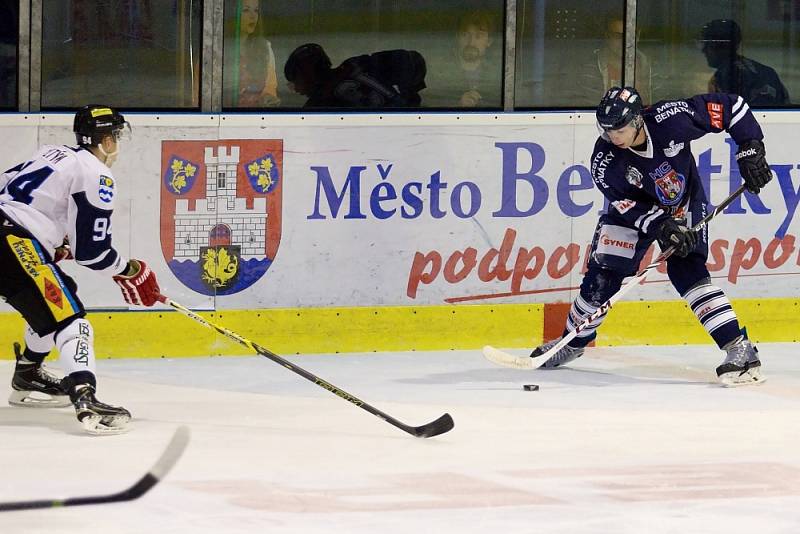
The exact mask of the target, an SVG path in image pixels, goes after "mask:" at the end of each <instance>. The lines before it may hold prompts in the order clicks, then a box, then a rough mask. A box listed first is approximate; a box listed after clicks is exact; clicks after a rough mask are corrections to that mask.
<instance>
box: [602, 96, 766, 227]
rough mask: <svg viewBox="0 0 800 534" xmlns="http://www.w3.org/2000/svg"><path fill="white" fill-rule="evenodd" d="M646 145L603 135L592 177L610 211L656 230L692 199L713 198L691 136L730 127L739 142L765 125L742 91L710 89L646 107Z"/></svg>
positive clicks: (625, 220)
mask: <svg viewBox="0 0 800 534" xmlns="http://www.w3.org/2000/svg"><path fill="white" fill-rule="evenodd" d="M642 115H643V117H644V128H645V131H646V133H647V144H646V148H645V149H644V150H643V151H641V152H639V151H636V150H633V149H623V148H618V147H616V146H615V145H614V144H613V143H611V142H610V141H608V140H607V139H605V138H604V137H600V138H599V139H598V140H597V143H595V146H594V153H593V154H592V159H591V169H592V178H593V179H594V183H595V184H596V185H597V187H598V188H599V189H600V191H602V193H603V195H604V196H605V197H606V198H608V200H609V202H610V206H609V211H608V214H609V216H611V217H612V218H613V219H615V220H616V221H618V222H619V223H621V224H624V225H625V226H629V227H631V228H636V229H638V230H639V231H641V232H643V233H645V234H648V235H650V236H654V235H655V232H656V231H657V229H658V227H659V226H660V225H661V222H662V221H663V220H664V219H666V218H667V217H670V216H681V215H682V214H683V212H684V210H685V209H686V207H687V206H688V204H689V202H690V200H692V199H693V200H694V201H698V200H701V201H702V202H704V203H705V202H707V196H706V192H705V191H704V190H703V186H702V184H701V183H700V176H699V174H698V172H697V165H696V163H695V160H694V155H693V154H692V152H691V142H692V141H693V140H695V139H699V138H700V137H703V136H704V135H705V134H707V133H719V132H722V131H727V132H728V133H729V134H730V136H731V137H732V138H733V140H734V141H735V142H736V143H737V144H739V145H740V144H742V143H743V142H744V141H748V140H751V139H763V137H764V136H763V134H762V132H761V127H760V126H759V125H758V123H757V122H756V119H755V117H753V114H752V113H751V112H750V108H749V106H748V105H747V103H745V102H744V100H743V99H742V98H741V97H739V96H737V95H730V94H721V93H715V94H707V95H698V96H695V97H692V98H689V99H687V100H668V101H661V102H658V103H657V104H655V105H653V106H650V107H648V108H646V109H645V110H644V111H643V112H642Z"/></svg>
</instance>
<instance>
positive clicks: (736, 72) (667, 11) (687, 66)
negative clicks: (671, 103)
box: [636, 0, 800, 108]
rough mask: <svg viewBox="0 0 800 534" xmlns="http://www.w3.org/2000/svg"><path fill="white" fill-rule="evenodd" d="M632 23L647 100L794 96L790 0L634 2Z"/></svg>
mask: <svg viewBox="0 0 800 534" xmlns="http://www.w3.org/2000/svg"><path fill="white" fill-rule="evenodd" d="M637 27H638V29H639V36H638V40H637V45H638V46H637V47H638V49H639V50H640V51H641V53H642V54H643V55H646V56H647V57H649V58H650V59H651V64H652V68H653V72H652V83H653V93H654V99H655V100H663V99H674V98H683V97H686V96H691V95H694V94H698V93H706V92H724V93H735V94H739V95H741V96H742V97H743V98H744V99H745V100H746V101H747V102H748V103H749V104H750V105H751V106H752V107H762V108H781V107H788V106H791V101H792V100H791V98H792V95H797V94H800V53H798V52H800V50H799V48H800V1H798V0H791V1H782V0H766V1H763V2H746V1H744V0H738V1H732V0H708V1H704V2H693V1H691V0H683V1H673V2H661V1H658V0H639V3H638V10H637ZM636 75H637V83H639V81H640V80H639V72H638V71H637V73H636Z"/></svg>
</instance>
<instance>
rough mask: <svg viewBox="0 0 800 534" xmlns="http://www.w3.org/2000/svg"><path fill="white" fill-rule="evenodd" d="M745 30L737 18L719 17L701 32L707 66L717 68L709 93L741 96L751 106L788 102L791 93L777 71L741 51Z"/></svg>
mask: <svg viewBox="0 0 800 534" xmlns="http://www.w3.org/2000/svg"><path fill="white" fill-rule="evenodd" d="M741 42H742V30H741V28H740V27H739V25H738V24H737V23H736V21H734V20H726V19H717V20H712V21H711V22H708V23H707V24H706V25H705V26H703V28H702V30H701V31H700V46H701V50H702V51H703V54H704V55H705V56H706V61H707V62H708V66H709V67H711V68H713V69H717V70H716V72H714V74H713V75H712V76H711V79H710V80H709V82H708V91H709V92H710V93H732V94H737V95H741V96H742V98H744V100H745V101H746V102H747V103H748V104H750V105H751V106H775V105H782V104H788V103H789V92H788V91H787V90H786V87H784V85H783V83H782V82H781V79H780V78H779V77H778V73H776V72H775V70H774V69H773V68H772V67H768V66H766V65H763V64H761V63H759V62H758V61H754V60H752V59H749V58H746V57H744V56H742V55H740V54H739V45H740V44H741Z"/></svg>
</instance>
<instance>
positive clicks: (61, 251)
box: [53, 241, 74, 263]
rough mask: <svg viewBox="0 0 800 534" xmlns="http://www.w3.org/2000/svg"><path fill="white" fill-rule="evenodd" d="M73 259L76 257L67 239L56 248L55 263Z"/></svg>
mask: <svg viewBox="0 0 800 534" xmlns="http://www.w3.org/2000/svg"><path fill="white" fill-rule="evenodd" d="M71 259H74V257H73V256H72V249H71V248H70V247H69V243H67V242H66V241H65V242H64V244H63V245H61V246H60V247H58V248H56V251H55V253H53V263H58V262H60V261H63V260H71Z"/></svg>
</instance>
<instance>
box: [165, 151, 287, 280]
mask: <svg viewBox="0 0 800 534" xmlns="http://www.w3.org/2000/svg"><path fill="white" fill-rule="evenodd" d="M282 190H283V141H282V140H275V139H233V140H231V139H226V140H221V141H214V140H208V141H163V142H162V144H161V250H162V251H163V252H164V258H165V259H166V260H167V265H169V268H170V270H172V273H173V274H174V275H175V276H176V277H177V278H178V279H179V280H180V281H181V282H183V283H184V284H185V285H186V286H187V287H189V288H190V289H193V290H194V291H197V292H198V293H202V294H203V295H231V294H233V293H238V292H239V291H242V290H243V289H246V288H248V287H250V286H251V285H253V284H254V283H255V282H256V281H257V280H258V279H260V278H261V277H262V276H264V274H265V273H266V272H267V270H268V269H269V267H270V265H272V262H273V260H274V259H275V254H276V253H277V251H278V245H279V244H280V240H281V203H282Z"/></svg>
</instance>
